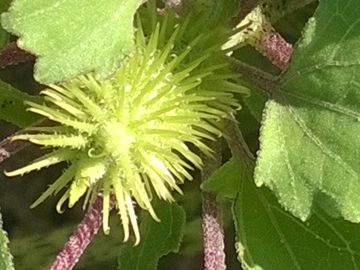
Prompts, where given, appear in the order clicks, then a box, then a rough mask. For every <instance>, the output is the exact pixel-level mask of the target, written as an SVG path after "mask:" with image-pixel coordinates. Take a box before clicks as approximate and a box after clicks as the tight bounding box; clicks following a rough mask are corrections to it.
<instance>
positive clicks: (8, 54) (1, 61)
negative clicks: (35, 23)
mask: <svg viewBox="0 0 360 270" xmlns="http://www.w3.org/2000/svg"><path fill="white" fill-rule="evenodd" d="M34 59H35V56H33V55H32V54H30V53H28V52H26V51H24V50H22V49H20V48H19V47H18V46H17V45H16V42H10V43H9V44H8V45H7V47H6V48H5V49H4V50H2V51H1V53H0V68H5V67H7V66H11V65H18V64H20V63H24V62H28V61H32V60H34Z"/></svg>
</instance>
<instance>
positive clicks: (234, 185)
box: [201, 158, 246, 200]
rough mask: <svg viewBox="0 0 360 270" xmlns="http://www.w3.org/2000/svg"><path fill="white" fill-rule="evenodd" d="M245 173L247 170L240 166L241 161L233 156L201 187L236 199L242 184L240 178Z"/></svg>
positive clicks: (224, 196) (221, 195)
mask: <svg viewBox="0 0 360 270" xmlns="http://www.w3.org/2000/svg"><path fill="white" fill-rule="evenodd" d="M243 173H246V171H244V170H242V168H241V167H240V166H239V161H238V160H237V159H235V158H232V159H230V160H229V161H228V162H226V163H225V164H224V165H222V166H221V168H220V169H218V170H217V171H216V172H215V173H214V174H213V175H212V176H211V177H209V178H208V179H207V180H206V181H205V182H203V183H202V185H201V189H202V190H204V191H206V192H211V193H216V194H217V195H218V196H220V197H223V198H227V199H232V200H235V198H236V196H237V194H238V192H239V188H240V184H241V181H239V179H242V178H243Z"/></svg>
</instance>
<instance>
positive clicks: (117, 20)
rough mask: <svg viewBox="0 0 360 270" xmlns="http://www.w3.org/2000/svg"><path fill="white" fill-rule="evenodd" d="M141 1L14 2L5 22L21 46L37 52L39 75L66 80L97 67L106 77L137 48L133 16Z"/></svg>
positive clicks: (48, 80)
mask: <svg viewBox="0 0 360 270" xmlns="http://www.w3.org/2000/svg"><path fill="white" fill-rule="evenodd" d="M140 3H141V1H140V0H126V1H125V0H115V1H97V0H77V1H58V0H34V1H24V0H15V1H13V3H12V5H11V7H10V9H9V11H8V12H7V13H4V14H3V15H2V25H3V27H4V28H5V29H6V30H7V31H9V32H11V33H13V34H15V35H17V36H19V37H20V39H19V41H18V46H19V47H21V48H23V49H25V50H26V51H29V52H31V53H33V54H35V55H37V56H38V60H37V63H36V71H35V78H36V79H37V80H38V81H39V82H41V83H53V82H59V81H66V80H68V79H70V78H72V77H74V76H76V75H78V74H81V73H86V72H90V71H95V72H96V73H98V74H101V75H103V76H107V75H109V74H111V73H112V72H114V71H115V70H116V69H117V68H118V67H119V64H120V60H121V59H122V57H123V56H124V55H127V54H129V53H130V52H131V50H132V48H133V43H134V41H133V34H134V28H133V16H134V13H135V11H136V10H137V8H138V7H139V5H140Z"/></svg>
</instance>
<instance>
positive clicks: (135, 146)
mask: <svg viewBox="0 0 360 270" xmlns="http://www.w3.org/2000/svg"><path fill="white" fill-rule="evenodd" d="M169 16H170V15H169ZM165 22H166V23H165ZM169 27H170V29H169ZM185 27H187V24H184V25H183V26H181V25H175V24H171V23H169V22H168V21H167V19H166V18H164V19H163V23H162V24H157V26H156V27H155V29H154V31H153V33H152V34H151V35H150V36H146V35H145V34H144V32H143V30H142V28H141V24H140V23H138V30H137V33H136V39H135V43H136V49H135V50H134V52H133V53H132V55H130V56H129V57H128V58H127V59H126V60H124V62H123V63H122V66H121V67H120V68H119V69H118V71H117V72H116V73H115V74H114V75H113V76H112V77H111V78H110V79H108V80H105V81H103V80H98V79H97V78H96V76H94V75H93V74H88V75H83V76H79V77H78V78H75V79H73V80H72V81H69V82H65V83H63V84H62V85H58V86H56V85H50V86H49V88H48V89H46V90H44V91H42V94H43V96H44V100H45V102H44V103H43V104H37V103H32V102H29V103H28V104H29V106H30V108H29V110H30V111H32V112H35V113H37V114H39V115H42V116H44V117H45V118H48V119H50V120H52V121H54V122H55V125H54V126H49V127H39V128H36V127H35V128H31V129H29V130H28V131H25V133H24V134H20V135H16V136H14V137H13V140H28V141H31V142H33V143H35V144H38V145H42V146H46V147H52V148H54V151H53V152H51V153H49V154H47V155H45V156H43V157H41V158H39V159H38V160H35V161H34V162H32V163H31V164H30V165H27V166H25V167H23V168H20V169H17V170H15V171H12V172H7V173H6V174H7V175H8V176H15V175H21V174H24V173H28V172H30V171H33V170H38V169H41V168H43V167H47V166H50V165H53V164H56V163H59V162H63V161H66V162H68V164H69V167H68V169H66V170H65V172H64V173H63V175H62V176H60V177H59V178H58V179H57V180H56V181H55V182H54V183H53V184H52V185H51V186H50V187H49V188H48V190H47V191H46V192H45V193H44V194H43V195H42V196H41V197H40V198H39V199H38V200H37V201H36V202H35V203H34V204H33V206H36V205H38V204H39V203H41V202H42V201H43V200H45V199H46V198H47V197H48V196H50V195H53V194H57V193H58V192H60V190H62V189H66V191H65V192H64V194H63V196H62V197H61V199H60V200H59V203H58V206H57V209H58V211H61V208H62V204H63V203H64V202H65V201H68V206H69V207H72V206H73V205H74V204H75V203H76V202H77V201H78V200H79V199H80V198H81V197H82V196H85V204H87V203H89V202H92V201H93V199H94V198H95V197H96V196H97V195H98V194H99V193H101V194H102V196H103V202H104V204H103V205H104V206H103V215H104V219H103V220H104V221H103V229H104V231H105V232H108V231H109V226H108V216H109V209H110V207H109V204H110V196H112V194H113V195H114V197H115V198H116V208H117V209H118V212H119V215H120V217H121V221H122V225H123V230H124V237H125V240H127V239H128V237H129V235H130V231H129V228H130V227H131V228H132V230H133V232H134V235H135V238H136V243H138V242H139V239H140V234H139V228H138V224H137V218H136V214H135V209H134V208H135V205H138V206H140V207H141V208H143V209H145V210H147V211H149V213H150V214H151V215H152V216H153V218H154V219H157V217H156V213H155V212H154V210H153V208H152V205H151V199H152V197H153V196H154V195H156V196H157V197H159V198H161V199H163V200H167V201H172V200H173V197H172V194H171V191H172V190H176V191H177V192H180V193H181V190H180V188H179V184H181V183H183V182H184V181H185V180H191V179H192V176H191V174H190V173H189V170H192V169H194V168H195V167H197V168H200V169H201V167H202V165H203V164H202V161H201V159H200V157H199V155H198V154H197V152H194V150H191V149H192V148H191V149H190V148H189V145H194V146H196V147H197V149H198V150H199V151H201V152H203V153H205V154H208V155H210V154H211V152H212V151H211V149H210V148H209V147H208V146H207V145H206V144H205V142H204V141H205V140H209V139H210V140H212V139H214V138H215V137H218V136H220V135H221V132H220V131H219V128H218V123H219V121H220V120H221V119H222V118H225V117H227V116H228V115H230V114H232V113H234V111H235V109H236V108H237V107H238V104H237V101H236V99H235V98H234V96H233V93H234V92H235V93H239V92H240V93H244V92H246V91H247V90H246V89H245V88H242V87H240V86H238V85H237V84H236V83H235V82H234V81H233V79H234V78H235V77H236V76H234V74H233V73H232V72H231V71H229V70H228V69H227V68H226V60H225V57H224V55H223V54H222V53H221V49H220V48H221V45H222V44H221V43H218V44H216V43H215V44H214V42H212V43H211V42H210V39H211V33H210V34H202V35H200V36H199V38H197V39H195V40H192V41H191V42H189V43H188V44H186V45H185V46H182V48H180V47H179V46H178V47H176V46H175V42H180V41H181V42H182V44H184V40H183V35H184V33H185V32H186V29H185ZM189 27H190V26H189ZM169 32H171V33H172V34H171V35H170V36H169V37H168V38H167V37H166V35H167V33H169ZM175 47H176V50H175V49H174V48H175Z"/></svg>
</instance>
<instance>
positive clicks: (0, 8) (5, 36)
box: [0, 0, 10, 51]
mask: <svg viewBox="0 0 360 270" xmlns="http://www.w3.org/2000/svg"><path fill="white" fill-rule="evenodd" d="M9 5H10V0H1V1H0V14H1V13H2V12H4V11H6V10H7V9H8V8H9ZM8 41H9V33H7V32H6V31H5V30H4V29H3V28H2V27H1V26H0V51H1V50H2V49H3V48H4V47H5V46H6V44H7V43H8Z"/></svg>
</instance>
